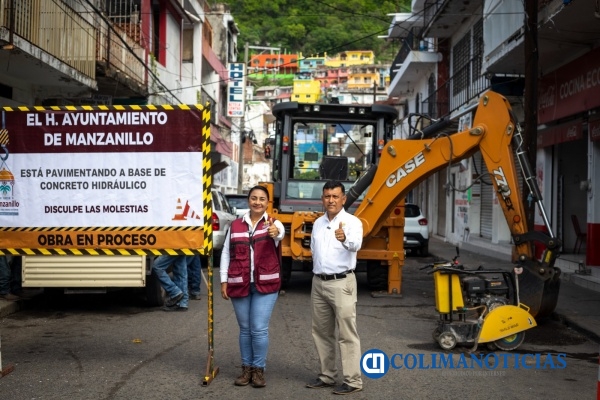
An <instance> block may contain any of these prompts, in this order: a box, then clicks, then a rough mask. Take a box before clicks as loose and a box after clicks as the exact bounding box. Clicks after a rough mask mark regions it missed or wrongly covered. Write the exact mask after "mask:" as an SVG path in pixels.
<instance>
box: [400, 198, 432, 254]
mask: <svg viewBox="0 0 600 400" xmlns="http://www.w3.org/2000/svg"><path fill="white" fill-rule="evenodd" d="M404 249H405V250H406V252H407V253H408V254H414V253H416V252H418V253H419V255H421V256H423V257H425V256H427V255H428V254H429V226H428V223H427V218H425V216H424V215H423V213H422V212H421V209H420V208H419V206H417V205H416V204H410V203H406V204H405V205H404Z"/></svg>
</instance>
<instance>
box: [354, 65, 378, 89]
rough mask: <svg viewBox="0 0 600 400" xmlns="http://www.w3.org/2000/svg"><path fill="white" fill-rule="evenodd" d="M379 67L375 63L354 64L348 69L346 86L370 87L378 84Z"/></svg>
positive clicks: (356, 87) (355, 87)
mask: <svg viewBox="0 0 600 400" xmlns="http://www.w3.org/2000/svg"><path fill="white" fill-rule="evenodd" d="M379 79H380V74H379V68H378V67H377V66H376V65H364V66H354V67H351V68H350V71H348V83H347V88H348V89H349V90H351V89H372V88H373V87H374V86H375V85H379Z"/></svg>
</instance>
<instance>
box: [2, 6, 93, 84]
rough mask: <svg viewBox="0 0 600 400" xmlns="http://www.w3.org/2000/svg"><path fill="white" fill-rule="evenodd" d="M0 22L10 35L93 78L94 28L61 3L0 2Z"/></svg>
mask: <svg viewBox="0 0 600 400" xmlns="http://www.w3.org/2000/svg"><path fill="white" fill-rule="evenodd" d="M11 7H14V9H12V8H11ZM0 23H1V24H2V28H3V29H6V30H8V31H9V32H11V31H12V34H13V35H18V36H20V37H21V38H23V39H24V40H26V41H28V42H30V43H31V44H33V45H35V46H37V47H39V48H40V49H42V50H44V51H46V52H47V53H49V54H51V55H52V56H54V57H56V58H57V59H59V60H62V61H63V62H64V63H65V64H67V65H69V66H71V67H72V68H74V69H76V70H78V71H79V72H81V73H82V74H84V75H86V76H88V77H90V78H92V79H94V78H95V75H96V65H95V61H96V60H95V52H96V29H95V28H94V26H93V25H92V24H90V23H89V22H88V21H86V20H85V19H84V18H82V17H81V16H79V15H78V14H77V13H76V12H75V11H74V10H73V9H72V8H70V7H69V6H67V5H66V4H65V3H63V2H61V1H47V0H16V1H15V0H0Z"/></svg>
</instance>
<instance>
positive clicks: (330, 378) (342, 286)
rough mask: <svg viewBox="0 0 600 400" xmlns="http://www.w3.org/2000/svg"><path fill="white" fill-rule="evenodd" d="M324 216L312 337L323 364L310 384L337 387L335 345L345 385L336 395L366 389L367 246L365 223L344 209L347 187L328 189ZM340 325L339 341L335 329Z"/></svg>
mask: <svg viewBox="0 0 600 400" xmlns="http://www.w3.org/2000/svg"><path fill="white" fill-rule="evenodd" d="M321 198H322V200H323V206H324V207H325V210H326V212H325V214H323V215H322V216H321V217H319V218H318V219H317V220H316V221H315V223H314V225H313V230H312V234H311V242H310V248H311V251H312V257H313V273H314V276H313V281H312V290H311V302H312V335H313V340H314V342H315V346H316V348H317V353H318V355H319V360H320V363H321V371H320V373H319V376H318V378H317V379H315V380H314V381H313V382H310V383H308V384H307V385H306V387H308V388H312V389H319V388H326V387H333V386H334V385H335V383H336V376H337V366H336V358H335V354H336V345H337V344H338V343H339V346H340V355H341V359H342V374H343V377H344V380H343V383H342V385H341V386H338V387H336V388H335V389H334V390H333V393H335V394H350V393H354V392H357V391H360V390H362V379H361V372H360V357H361V351H360V338H359V336H358V331H357V328H356V292H357V288H356V277H355V275H354V269H355V268H356V253H357V252H358V250H360V246H361V245H362V237H363V227H362V223H361V222H360V220H359V219H358V218H356V217H355V216H354V215H352V214H349V213H347V212H346V211H345V210H344V203H345V201H346V193H345V188H344V185H343V184H342V183H341V182H338V181H329V182H327V183H326V184H325V185H324V186H323V195H322V197H321ZM336 325H337V326H338V332H339V334H338V338H336V337H335V327H336Z"/></svg>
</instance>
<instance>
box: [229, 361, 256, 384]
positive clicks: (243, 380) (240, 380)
mask: <svg viewBox="0 0 600 400" xmlns="http://www.w3.org/2000/svg"><path fill="white" fill-rule="evenodd" d="M252 375H253V373H252V367H251V366H249V365H242V374H241V375H240V376H238V377H237V379H236V380H235V382H234V384H235V386H246V385H247V384H249V383H250V380H251V379H252Z"/></svg>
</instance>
